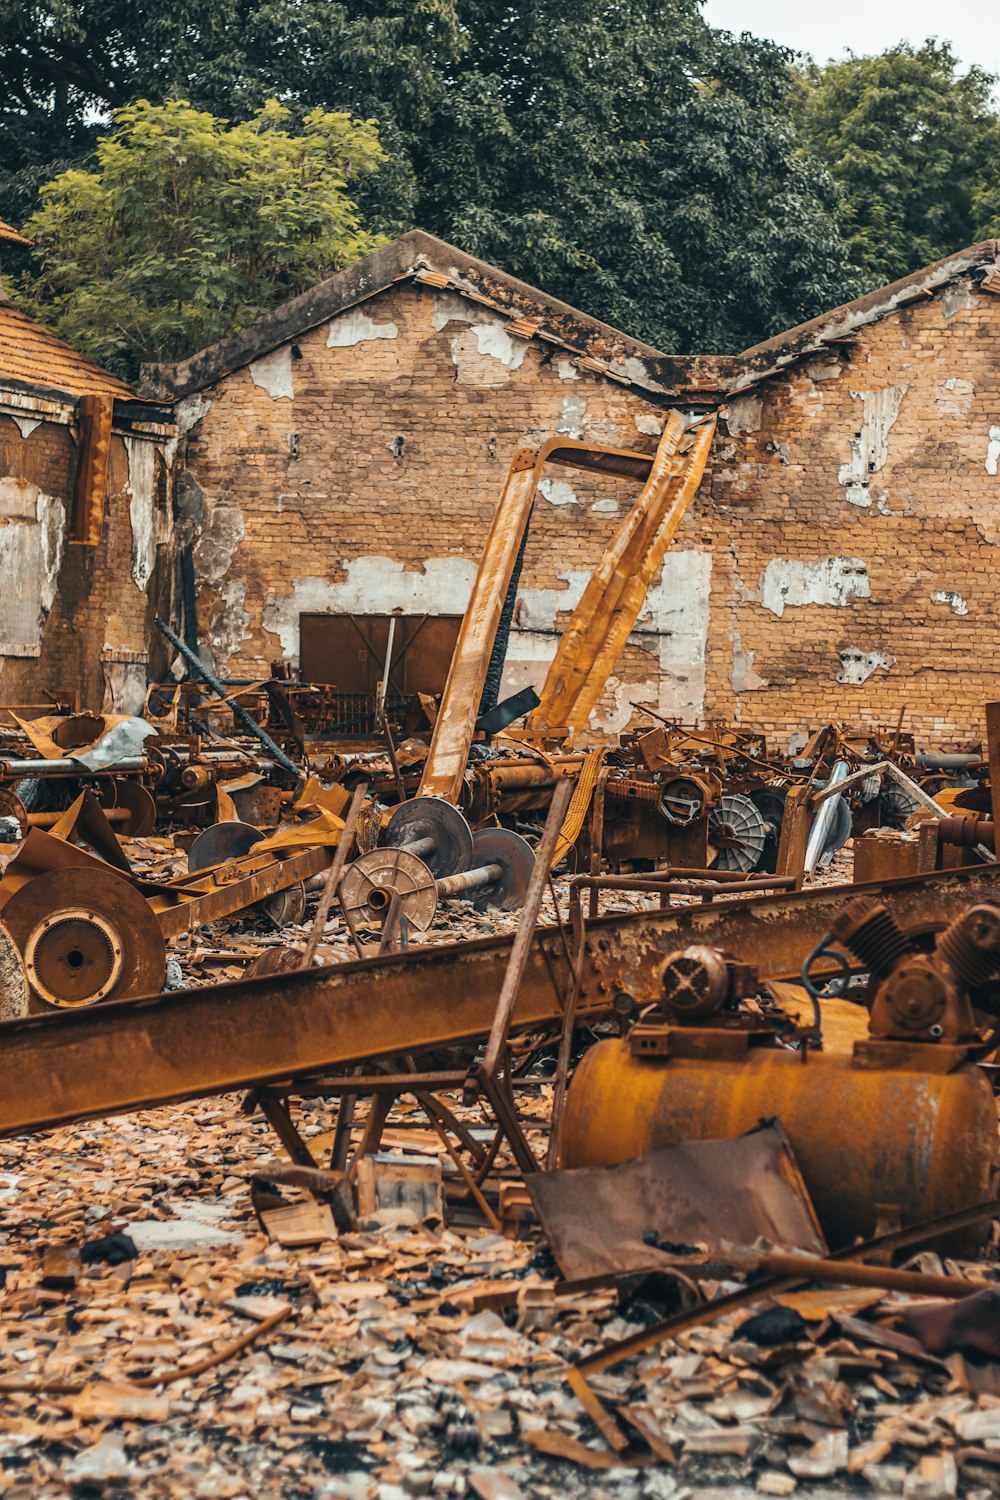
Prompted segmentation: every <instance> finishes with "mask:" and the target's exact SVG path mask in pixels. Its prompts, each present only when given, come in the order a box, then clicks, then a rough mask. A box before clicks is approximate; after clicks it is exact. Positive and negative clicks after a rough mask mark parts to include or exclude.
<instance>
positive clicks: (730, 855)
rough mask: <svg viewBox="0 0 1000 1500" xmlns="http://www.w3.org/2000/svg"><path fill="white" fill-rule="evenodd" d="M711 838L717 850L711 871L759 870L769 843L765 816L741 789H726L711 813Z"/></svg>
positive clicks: (746, 872)
mask: <svg viewBox="0 0 1000 1500" xmlns="http://www.w3.org/2000/svg"><path fill="white" fill-rule="evenodd" d="M708 841H709V843H710V844H712V845H713V847H714V848H715V849H717V850H718V853H717V854H716V856H715V858H714V860H713V861H712V863H711V865H710V867H709V868H710V869H712V870H740V871H742V873H743V874H744V875H749V874H750V872H751V871H752V870H756V868H757V866H758V865H759V864H760V860H761V856H762V855H763V853H764V845H765V843H766V842H767V829H766V828H765V827H764V819H763V818H762V817H761V815H760V813H759V812H758V810H757V808H756V807H754V805H753V803H752V802H751V801H750V798H749V797H744V796H743V794H742V792H726V793H725V794H724V796H723V797H722V798H721V799H720V801H719V805H718V807H713V808H712V811H711V812H710V813H709V815H708Z"/></svg>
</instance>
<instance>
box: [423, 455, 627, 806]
mask: <svg viewBox="0 0 1000 1500" xmlns="http://www.w3.org/2000/svg"><path fill="white" fill-rule="evenodd" d="M652 462H653V461H652V459H651V458H650V457H649V456H648V455H647V454H642V453H633V452H630V451H629V450H628V449H613V448H599V447H596V446H594V445H593V444H590V443H581V442H577V441H575V440H572V439H567V438H563V437H558V438H555V437H553V438H549V439H548V440H547V441H546V442H545V443H543V444H542V445H541V447H540V448H521V449H519V450H518V452H517V453H515V455H514V458H513V460H512V461H511V466H510V470H509V471H508V474H507V480H506V483H505V484H504V487H503V492H502V494H501V496H500V500H499V503H498V505H497V508H496V510H495V512H494V515H493V521H492V523H491V525H490V530H489V534H488V536H487V538H486V546H485V548H484V550H483V556H482V559H481V561H480V564H479V569H478V571H477V573H476V579H475V582H474V583H473V585H472V596H471V598H470V599H469V603H468V606H467V608H466V611H465V614H464V616H463V618H462V626H461V629H460V631H459V634H458V640H457V642H456V644H455V652H454V655H453V656H452V660H451V667H450V669H449V671H448V680H447V682H446V683H445V688H444V693H443V694H442V697H441V706H440V708H439V709H438V714H437V718H436V719H435V721H434V732H433V734H432V736H431V745H430V750H429V751H428V755H427V761H426V763H425V765H424V771H423V775H422V777H421V779H420V788H419V793H418V795H419V796H421V797H443V798H444V799H445V801H446V802H451V803H457V801H458V798H459V793H460V791H461V788H462V778H463V776H464V775H465V768H466V764H467V763H468V759H469V750H470V748H471V746H472V739H473V735H474V734H475V725H476V719H477V717H478V714H479V704H480V700H481V699H482V695H483V685H484V683H485V681H486V672H487V669H488V667H489V662H490V655H491V653H492V651H493V643H494V641H495V640H496V633H497V628H498V626H499V624H500V616H501V613H502V611H503V604H504V599H505V598H506V596H507V589H508V587H509V586H510V580H511V577H512V575H513V572H514V565H515V563H516V561H517V554H518V551H519V549H520V546H521V539H522V537H523V536H524V530H525V527H526V526H527V524H528V517H529V515H530V514H531V507H532V505H533V503H534V499H535V491H536V490H537V488H538V481H539V479H540V478H541V476H542V469H543V468H544V466H545V464H546V463H558V464H562V465H565V466H566V467H570V468H580V469H589V470H595V471H597V472H599V473H612V474H621V475H626V476H628V477H631V478H640V479H644V478H645V477H646V475H647V474H648V472H649V469H650V467H651V465H652Z"/></svg>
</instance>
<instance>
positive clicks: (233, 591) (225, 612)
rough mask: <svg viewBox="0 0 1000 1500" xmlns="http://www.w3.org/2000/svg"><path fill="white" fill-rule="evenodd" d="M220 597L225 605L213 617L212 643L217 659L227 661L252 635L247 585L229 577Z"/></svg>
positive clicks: (221, 589) (220, 592)
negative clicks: (247, 604)
mask: <svg viewBox="0 0 1000 1500" xmlns="http://www.w3.org/2000/svg"><path fill="white" fill-rule="evenodd" d="M219 597H220V599H221V600H222V606H223V607H222V609H221V610H220V611H219V613H218V614H217V615H215V616H213V619H212V645H213V647H214V654H215V660H216V661H218V662H227V661H228V660H229V658H230V657H231V656H235V654H236V652H237V651H238V650H239V648H240V646H241V645H242V644H243V642H244V641H245V640H246V639H247V638H248V636H249V635H250V616H249V614H248V613H247V611H246V608H245V605H246V597H247V586H246V584H245V583H242V582H238V581H237V580H236V579H235V578H227V579H226V581H225V583H224V584H223V585H222V587H221V588H220V589H219Z"/></svg>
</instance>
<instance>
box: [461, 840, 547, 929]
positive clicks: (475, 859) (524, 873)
mask: <svg viewBox="0 0 1000 1500" xmlns="http://www.w3.org/2000/svg"><path fill="white" fill-rule="evenodd" d="M481 865H499V866H500V870H501V874H500V879H499V880H496V881H494V882H493V883H492V884H491V885H484V886H482V887H480V889H479V890H475V891H470V892H469V897H468V899H469V900H470V901H471V902H472V904H473V906H474V907H475V908H476V910H477V911H485V910H486V909H487V907H490V906H495V907H499V908H500V910H501V911H516V910H517V908H518V907H519V906H523V905H524V898H525V896H526V895H527V894H528V883H529V881H530V880H531V872H532V870H534V868H535V851H534V849H532V847H531V845H530V844H529V843H528V841H527V839H523V838H522V837H521V835H520V834H519V833H512V832H511V831H510V829H509V828H481V829H480V830H479V832H478V833H474V834H473V836H472V867H473V868H474V869H478V868H479V867H480V866H481Z"/></svg>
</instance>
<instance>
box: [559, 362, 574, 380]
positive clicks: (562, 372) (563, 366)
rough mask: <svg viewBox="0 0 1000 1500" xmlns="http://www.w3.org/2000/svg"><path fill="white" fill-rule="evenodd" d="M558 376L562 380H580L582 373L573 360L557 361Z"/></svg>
mask: <svg viewBox="0 0 1000 1500" xmlns="http://www.w3.org/2000/svg"><path fill="white" fill-rule="evenodd" d="M556 374H557V375H558V376H559V379H560V380H579V379H580V371H579V370H578V369H577V367H576V365H575V364H574V363H573V361H572V360H571V359H557V360H556Z"/></svg>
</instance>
